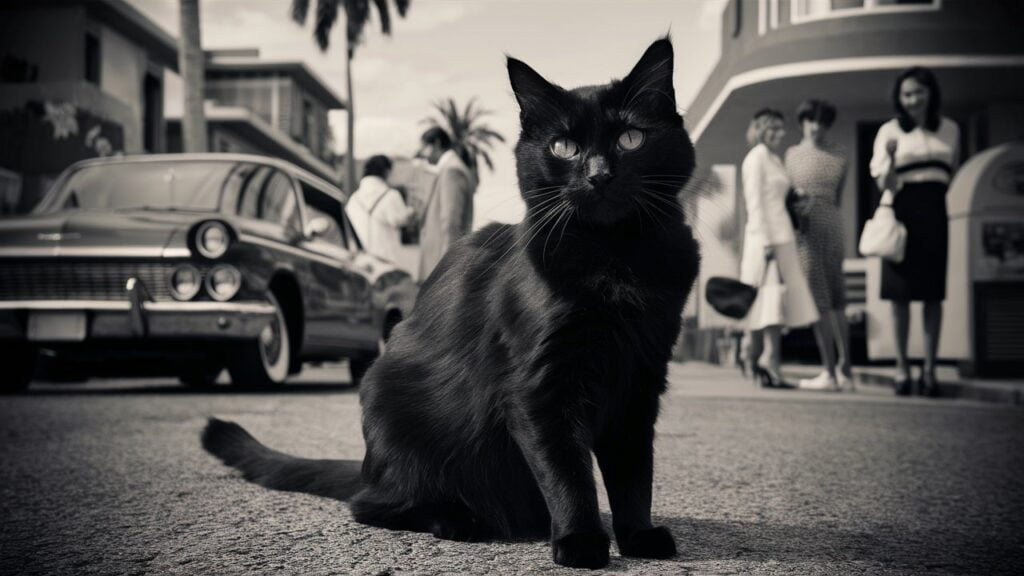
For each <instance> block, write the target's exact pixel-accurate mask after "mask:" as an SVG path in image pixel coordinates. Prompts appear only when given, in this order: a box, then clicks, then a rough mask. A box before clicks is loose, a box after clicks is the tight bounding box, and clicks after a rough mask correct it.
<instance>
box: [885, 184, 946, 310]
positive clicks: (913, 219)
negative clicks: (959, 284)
mask: <svg viewBox="0 0 1024 576" xmlns="http://www.w3.org/2000/svg"><path fill="white" fill-rule="evenodd" d="M948 188H949V186H948V185H946V184H942V183H940V182H908V183H907V184H904V185H903V189H902V190H901V191H900V192H899V194H897V195H896V200H895V201H894V202H893V206H892V207H893V212H895V213H896V218H897V219H898V220H899V221H900V222H902V223H903V225H904V226H906V227H907V249H906V253H905V255H904V257H903V261H902V262H900V263H899V264H896V263H893V262H891V261H889V260H882V294H881V296H882V299H883V300H895V301H898V302H909V301H911V300H925V301H929V300H932V301H934V300H945V299H946V260H947V254H948V252H949V216H948V215H947V213H946V190H947V189H948Z"/></svg>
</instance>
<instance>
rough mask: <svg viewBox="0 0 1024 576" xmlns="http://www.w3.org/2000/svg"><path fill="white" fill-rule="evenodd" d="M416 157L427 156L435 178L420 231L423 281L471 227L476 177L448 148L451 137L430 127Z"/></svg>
mask: <svg viewBox="0 0 1024 576" xmlns="http://www.w3.org/2000/svg"><path fill="white" fill-rule="evenodd" d="M420 141H421V144H422V146H421V148H420V153H419V154H418V156H421V157H424V158H426V159H427V161H428V162H430V164H432V165H433V166H434V169H435V170H436V172H437V180H435V181H434V187H433V189H432V190H431V191H430V194H429V195H428V196H427V203H426V208H425V210H424V214H423V224H422V228H421V231H420V274H419V279H420V281H421V282H422V281H424V280H426V279H427V277H429V276H430V273H431V272H432V271H433V270H434V267H435V266H437V263H438V262H440V260H441V258H442V257H443V256H444V254H445V252H447V251H448V248H449V247H450V246H451V245H452V244H453V243H455V241H456V240H458V239H459V238H461V237H463V236H465V235H466V234H469V233H470V231H471V230H472V229H473V193H474V192H476V178H474V177H473V175H472V173H471V172H470V170H469V168H468V167H467V166H466V164H465V162H463V161H462V159H461V158H459V155H458V154H457V153H456V152H455V150H454V149H453V148H452V141H451V138H450V137H449V136H448V133H447V132H445V131H444V130H443V129H441V128H438V127H434V128H430V129H429V130H427V131H426V132H424V133H423V136H422V137H421V138H420Z"/></svg>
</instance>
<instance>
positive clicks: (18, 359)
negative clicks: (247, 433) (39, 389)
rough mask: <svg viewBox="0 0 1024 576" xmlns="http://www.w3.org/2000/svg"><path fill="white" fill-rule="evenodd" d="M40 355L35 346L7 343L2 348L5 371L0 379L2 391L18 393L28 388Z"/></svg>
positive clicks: (1, 364) (1, 358)
mask: <svg viewBox="0 0 1024 576" xmlns="http://www.w3.org/2000/svg"><path fill="white" fill-rule="evenodd" d="M38 355H39V354H38V351H37V350H36V348H35V347H34V346H28V345H26V344H20V343H19V344H5V345H4V346H3V347H2V349H0V366H2V369H3V371H4V377H3V378H2V379H0V393H2V394H16V393H18V392H24V391H25V390H28V386H29V384H31V383H32V374H33V373H34V372H35V369H36V358H37V357H38Z"/></svg>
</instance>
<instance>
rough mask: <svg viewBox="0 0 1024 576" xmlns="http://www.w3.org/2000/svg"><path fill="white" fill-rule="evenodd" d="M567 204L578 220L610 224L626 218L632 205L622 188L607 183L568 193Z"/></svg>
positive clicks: (630, 211)
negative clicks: (574, 211)
mask: <svg viewBox="0 0 1024 576" xmlns="http://www.w3.org/2000/svg"><path fill="white" fill-rule="evenodd" d="M568 197H569V202H570V204H571V205H572V206H573V208H575V210H576V212H577V213H578V214H579V216H580V218H582V219H584V220H590V221H593V222H596V223H600V224H611V223H614V222H617V221H619V220H622V219H624V218H626V217H628V216H629V215H630V214H631V213H632V208H633V205H632V203H631V202H630V199H629V194H628V192H627V191H626V190H624V189H623V187H622V186H620V185H616V183H612V182H609V183H607V184H603V185H599V186H585V187H580V188H577V189H575V190H569V191H568Z"/></svg>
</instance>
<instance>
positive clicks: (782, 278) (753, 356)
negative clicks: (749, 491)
mask: <svg viewBox="0 0 1024 576" xmlns="http://www.w3.org/2000/svg"><path fill="white" fill-rule="evenodd" d="M785 136H786V129H785V127H784V124H783V118H782V113H781V112H779V111H777V110H772V109H763V110H760V111H758V112H757V113H756V114H755V115H754V119H753V120H752V121H751V123H750V127H749V128H748V129H747V143H748V144H750V146H751V150H750V152H749V153H747V156H746V158H744V159H743V174H742V176H743V199H744V201H745V205H746V210H747V226H746V229H745V231H744V235H743V259H742V261H741V263H740V280H741V281H743V282H744V283H746V284H750V285H753V286H760V289H759V290H758V293H757V298H756V299H755V300H754V304H753V306H752V307H751V309H750V312H749V314H747V317H746V319H745V327H746V329H747V336H746V338H747V358H748V362H749V364H750V367H751V372H752V373H753V374H754V378H755V380H756V381H758V382H760V383H761V385H762V386H766V387H775V388H790V387H791V386H790V385H788V384H786V382H785V381H784V380H783V378H782V371H781V368H782V347H781V330H782V327H783V326H789V327H799V326H807V325H810V324H813V323H814V322H817V321H818V311H817V308H816V306H815V304H814V299H813V297H812V296H811V291H810V288H809V287H808V285H807V279H806V278H805V277H804V275H803V271H802V270H801V268H800V259H799V256H798V255H797V249H796V236H795V234H794V233H793V225H792V223H791V221H790V218H789V213H788V212H787V211H786V194H787V192H788V191H789V189H790V186H791V184H790V181H789V177H788V176H787V175H786V167H785V164H784V163H783V161H782V158H781V157H780V152H781V151H782V141H783V138H785ZM765 335H767V336H768V340H769V343H770V345H771V347H770V349H769V357H768V362H767V365H764V364H762V363H761V362H760V359H761V355H762V354H763V352H764V339H765Z"/></svg>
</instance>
